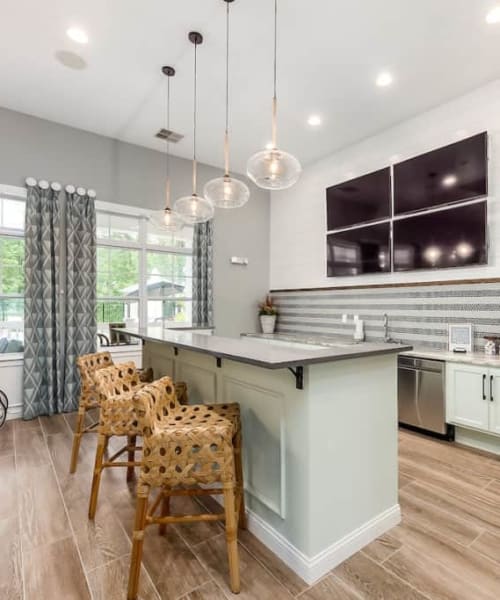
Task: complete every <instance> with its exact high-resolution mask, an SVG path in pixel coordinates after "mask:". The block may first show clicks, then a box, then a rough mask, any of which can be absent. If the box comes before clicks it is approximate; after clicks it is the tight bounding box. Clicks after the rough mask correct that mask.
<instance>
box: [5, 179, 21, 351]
mask: <svg viewBox="0 0 500 600" xmlns="http://www.w3.org/2000/svg"><path fill="white" fill-rule="evenodd" d="M25 209H26V192H25V190H24V189H23V188H14V187H10V186H3V185H0V354H5V353H13V352H22V351H23V338H24V335H23V331H24V218H25Z"/></svg>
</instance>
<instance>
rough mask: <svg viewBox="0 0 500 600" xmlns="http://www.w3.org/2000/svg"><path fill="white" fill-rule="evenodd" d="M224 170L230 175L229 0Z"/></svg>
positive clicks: (227, 15) (227, 13)
mask: <svg viewBox="0 0 500 600" xmlns="http://www.w3.org/2000/svg"><path fill="white" fill-rule="evenodd" d="M224 170H225V176H227V177H229V2H227V3H226V130H225V134H224Z"/></svg>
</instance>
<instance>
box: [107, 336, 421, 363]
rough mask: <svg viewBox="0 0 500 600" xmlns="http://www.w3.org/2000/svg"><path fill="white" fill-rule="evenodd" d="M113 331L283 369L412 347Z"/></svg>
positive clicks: (399, 350)
mask: <svg viewBox="0 0 500 600" xmlns="http://www.w3.org/2000/svg"><path fill="white" fill-rule="evenodd" d="M116 331H121V332H123V333H126V334H128V335H130V336H132V337H137V338H140V339H143V340H146V341H151V342H163V343H165V344H169V345H171V346H174V347H176V348H178V349H186V350H192V351H194V352H202V353H204V354H210V355H212V356H215V357H217V358H227V359H229V360H234V361H237V362H243V363H248V364H252V365H256V366H259V367H264V368H266V369H283V368H287V367H297V366H306V365H309V364H315V363H324V362H331V361H338V360H346V359H353V358H364V357H368V356H374V355H382V354H398V353H400V352H404V351H408V350H411V349H412V346H409V345H402V344H384V343H367V342H362V343H355V342H353V341H350V340H341V339H339V340H335V339H330V340H329V343H328V344H326V343H321V344H319V343H313V342H311V341H305V340H300V341H292V340H290V339H286V340H285V339H282V338H281V339H280V338H277V337H276V338H267V339H266V338H262V337H260V338H257V337H255V338H252V337H251V336H242V337H241V338H239V339H238V338H225V337H219V336H215V335H203V334H201V333H193V332H190V331H175V330H168V329H162V328H160V327H149V328H144V329H142V328H141V329H131V328H117V329H116ZM263 342H267V343H263Z"/></svg>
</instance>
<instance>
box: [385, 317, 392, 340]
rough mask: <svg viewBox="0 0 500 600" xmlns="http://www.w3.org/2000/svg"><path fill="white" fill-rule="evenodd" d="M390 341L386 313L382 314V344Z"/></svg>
mask: <svg viewBox="0 0 500 600" xmlns="http://www.w3.org/2000/svg"><path fill="white" fill-rule="evenodd" d="M390 341H391V336H390V335H389V317H388V315H387V313H384V342H385V343H386V344H387V343H388V342H390Z"/></svg>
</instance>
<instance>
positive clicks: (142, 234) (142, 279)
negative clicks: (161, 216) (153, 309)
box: [139, 219, 148, 327]
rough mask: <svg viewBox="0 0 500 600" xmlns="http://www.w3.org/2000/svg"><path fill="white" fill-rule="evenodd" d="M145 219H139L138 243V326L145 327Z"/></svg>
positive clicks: (146, 278)
mask: <svg viewBox="0 0 500 600" xmlns="http://www.w3.org/2000/svg"><path fill="white" fill-rule="evenodd" d="M146 238H147V221H146V219H140V221H139V243H140V246H141V250H140V255H139V327H146V325H147V323H148V299H147V292H148V289H147V286H148V281H147V280H148V261H147V250H146V242H147V239H146Z"/></svg>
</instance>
